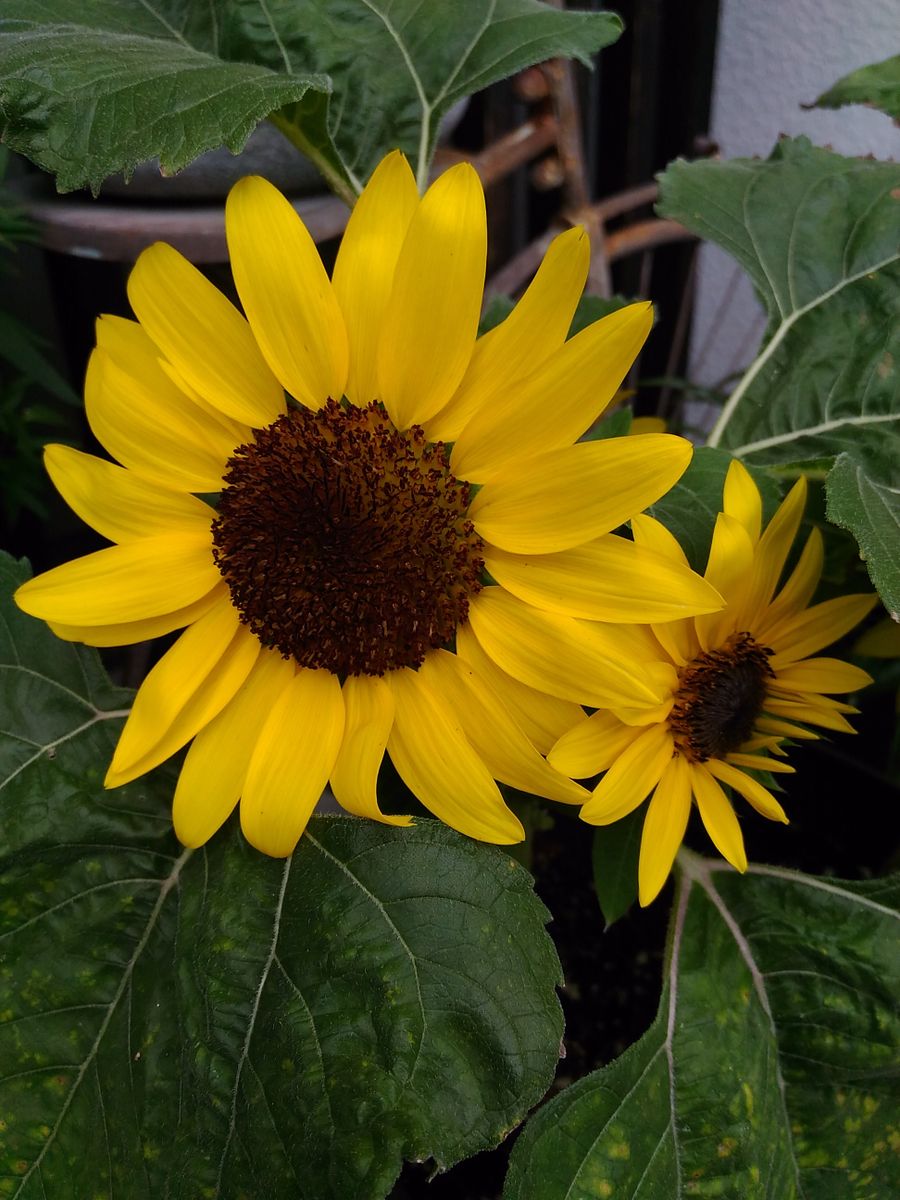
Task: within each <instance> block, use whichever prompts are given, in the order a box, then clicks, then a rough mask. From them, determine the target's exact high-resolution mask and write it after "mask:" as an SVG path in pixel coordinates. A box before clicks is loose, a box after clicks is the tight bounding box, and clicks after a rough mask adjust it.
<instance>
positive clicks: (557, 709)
mask: <svg viewBox="0 0 900 1200" xmlns="http://www.w3.org/2000/svg"><path fill="white" fill-rule="evenodd" d="M456 652H457V654H458V655H459V657H460V658H462V659H464V660H465V661H466V662H467V663H471V664H472V666H473V667H474V668H475V669H476V671H477V672H478V674H479V675H480V676H481V678H482V679H484V680H486V681H487V682H488V683H489V684H490V685H491V687H492V688H493V689H494V691H495V692H496V693H497V694H498V695H499V696H500V698H501V699H502V700H503V703H504V704H505V705H506V707H507V708H508V709H509V711H510V712H511V713H512V715H513V717H514V718H515V720H516V722H517V723H518V724H519V725H520V726H521V727H522V729H523V730H524V732H525V735H526V737H527V738H528V739H529V741H531V742H532V743H533V744H534V746H536V747H537V749H538V750H539V751H540V753H541V754H546V753H547V751H548V750H549V749H550V747H551V746H552V745H553V744H554V743H555V742H556V741H557V739H558V738H560V737H561V736H562V735H563V733H565V732H566V730H567V729H571V728H572V727H573V726H574V725H576V724H579V723H581V722H583V721H586V720H587V716H586V714H585V712H584V709H583V708H582V707H581V705H579V704H576V703H575V702H574V701H572V700H562V699H560V697H559V696H550V695H548V694H547V693H546V692H541V691H538V690H537V689H536V688H532V687H529V686H528V685H527V684H525V683H520V682H519V680H518V679H513V677H512V675H508V674H507V673H506V671H504V670H502V669H501V668H500V667H498V666H497V664H496V663H495V662H494V660H493V659H492V658H489V657H488V655H487V654H485V652H484V650H482V648H481V645H480V643H479V641H478V639H477V638H476V637H475V634H474V633H473V632H472V628H471V626H470V625H464V626H462V627H461V628H459V629H457V631H456Z"/></svg>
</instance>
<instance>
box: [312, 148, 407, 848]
mask: <svg viewBox="0 0 900 1200" xmlns="http://www.w3.org/2000/svg"><path fill="white" fill-rule="evenodd" d="M404 162H405V160H404ZM407 170H408V168H407ZM410 178H412V176H410ZM343 694H344V713H345V725H344V738H343V741H342V742H341V748H340V751H339V753H338V756H337V761H336V762H335V764H334V768H333V770H332V772H331V790H332V791H333V792H334V795H335V798H336V799H337V802H338V803H339V804H340V805H341V806H342V807H343V808H345V809H346V810H347V812H351V813H355V814H356V816H358V817H369V818H370V819H371V820H373V821H383V822H384V823H385V824H387V825H409V824H410V822H411V820H412V818H411V817H403V816H389V815H386V814H385V813H383V812H382V811H381V809H380V807H379V805H378V793H377V789H376V785H377V783H378V770H379V767H380V766H381V760H382V759H383V758H384V750H385V747H386V746H387V742H388V737H389V736H390V732H391V727H392V726H393V724H394V697H393V695H392V693H391V689H390V688H389V687H388V685H387V684H386V683H385V682H384V680H383V679H376V678H375V677H373V676H369V675H351V676H349V678H348V679H346V680H345V682H344V687H343Z"/></svg>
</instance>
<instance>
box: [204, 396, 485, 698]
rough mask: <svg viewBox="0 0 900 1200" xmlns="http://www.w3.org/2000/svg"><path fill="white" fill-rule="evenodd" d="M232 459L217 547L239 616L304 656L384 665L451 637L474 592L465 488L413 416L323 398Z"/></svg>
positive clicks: (479, 562)
mask: <svg viewBox="0 0 900 1200" xmlns="http://www.w3.org/2000/svg"><path fill="white" fill-rule="evenodd" d="M255 437H256V440H255V441H254V442H253V443H252V444H248V445H245V446H239V447H238V449H237V450H235V452H234V454H233V455H232V457H231V458H230V459H229V461H228V469H227V472H226V474H225V478H224V483H225V487H224V489H223V491H222V496H221V500H220V503H219V515H218V516H217V518H216V520H215V521H214V522H213V526H212V529H213V555H214V557H215V561H216V564H217V566H218V568H219V570H220V571H221V572H222V575H223V576H224V577H225V580H226V582H227V584H228V587H229V589H230V591H231V598H232V602H233V603H234V606H235V608H236V609H237V610H238V612H239V613H240V615H241V619H242V620H243V622H244V623H245V624H246V625H247V626H248V627H249V628H250V629H252V630H253V632H254V633H255V634H256V636H257V637H258V638H259V640H260V641H261V642H262V644H263V645H264V646H269V647H271V648H273V649H276V650H278V651H280V652H281V654H282V655H283V656H284V657H285V658H292V659H294V660H295V661H296V662H297V663H299V664H300V665H301V666H304V667H324V668H325V669H326V670H329V671H332V672H334V673H335V674H338V675H342V676H344V675H383V674H384V672H385V671H391V670H394V669H395V668H398V667H418V666H420V665H421V663H422V661H423V660H424V658H425V655H426V654H427V653H428V651H429V650H430V649H432V648H434V647H438V646H444V645H446V644H447V643H448V642H449V641H450V639H451V638H452V637H453V634H454V632H455V630H456V628H457V627H458V626H459V625H460V624H462V623H463V622H464V621H465V620H466V617H467V615H468V610H469V600H470V598H471V597H472V596H474V595H475V594H476V593H477V592H478V591H480V589H481V586H482V583H481V573H482V568H483V566H484V562H483V559H482V558H481V552H482V549H483V542H482V541H481V539H480V538H479V537H478V535H477V534H476V533H475V530H474V528H473V526H472V523H471V521H469V520H468V519H467V518H466V511H467V506H468V501H469V485H468V484H467V483H463V482H460V481H459V480H458V479H455V478H454V476H453V475H452V474H451V473H450V470H449V467H448V463H447V456H446V453H445V450H444V447H443V445H442V444H441V443H436V444H434V445H432V444H430V443H429V442H428V441H427V440H426V438H425V434H424V432H423V430H422V429H421V428H420V427H419V426H418V425H413V426H411V428H410V429H408V430H406V431H405V432H403V433H401V432H399V431H398V430H397V429H396V428H395V427H394V425H393V424H392V423H391V421H390V419H389V418H388V417H387V415H386V414H385V413H384V411H383V410H382V409H381V407H380V406H379V405H377V404H370V405H369V406H368V407H367V408H354V407H352V406H344V405H341V404H339V403H338V402H337V401H335V400H329V401H328V402H327V403H326V405H325V406H324V408H322V409H320V410H319V411H318V412H311V411H310V410H309V409H305V408H301V409H296V410H292V411H291V412H289V413H287V414H286V415H285V416H282V417H279V418H278V420H277V421H274V422H273V423H272V424H271V425H269V426H268V427H267V428H265V429H261V430H257V431H256V435H255Z"/></svg>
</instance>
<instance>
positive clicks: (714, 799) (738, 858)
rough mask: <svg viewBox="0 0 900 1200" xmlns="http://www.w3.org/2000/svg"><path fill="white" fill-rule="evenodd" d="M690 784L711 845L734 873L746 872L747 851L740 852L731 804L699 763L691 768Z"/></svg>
mask: <svg viewBox="0 0 900 1200" xmlns="http://www.w3.org/2000/svg"><path fill="white" fill-rule="evenodd" d="M745 778H746V776H745ZM691 782H692V784H693V789H694V796H695V797H696V800H697V808H698V809H699V810H700V817H701V820H702V821H703V824H704V825H705V826H706V832H707V833H708V834H709V836H710V839H711V840H712V843H713V845H714V846H715V848H716V849H717V850H718V851H719V853H720V854H721V855H722V857H723V858H724V859H725V860H726V862H730V863H731V865H732V866H733V867H734V868H735V870H737V871H746V870H747V851H746V850H745V849H744V835H743V834H742V833H741V827H740V824H739V823H738V819H737V817H736V815H735V812H734V809H733V808H732V807H731V801H730V800H729V799H728V797H727V796H726V795H725V793H724V792H723V791H722V789H721V788H720V787H719V785H718V784H717V783H716V781H715V779H713V777H712V775H711V774H710V773H709V771H707V769H706V767H705V766H703V764H702V763H696V764H695V765H694V766H693V767H691Z"/></svg>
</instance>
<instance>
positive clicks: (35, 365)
mask: <svg viewBox="0 0 900 1200" xmlns="http://www.w3.org/2000/svg"><path fill="white" fill-rule="evenodd" d="M569 7H572V8H575V7H578V8H585V9H587V8H592V9H599V8H601V7H602V5H601V4H599V3H597V2H582V3H570V4H569ZM614 7H616V8H617V9H618V11H619V13H620V14H621V16H622V17H623V19H624V22H625V33H624V35H623V36H622V38H621V39H620V40H619V41H618V42H617V43H616V44H615V45H613V46H611V47H609V48H608V49H607V50H605V51H603V52H602V53H601V54H600V55H599V56H598V57H597V61H596V62H595V64H594V69H593V71H589V70H587V69H586V68H584V67H581V66H579V65H574V66H573V65H572V64H567V63H562V62H552V63H549V64H545V65H544V66H542V67H540V68H532V69H530V70H528V71H525V72H523V73H522V74H520V75H519V76H516V77H515V78H514V79H512V80H509V81H506V82H504V83H502V84H498V85H496V86H494V87H492V88H490V89H488V90H487V91H485V92H482V93H479V94H477V95H475V96H473V97H471V99H470V100H469V102H468V105H466V106H460V107H461V111H460V110H457V111H456V112H454V113H452V114H451V119H450V120H449V121H448V122H446V125H445V131H444V145H443V148H442V150H441V151H440V152H439V158H438V162H437V164H436V166H437V168H438V169H440V168H441V167H442V166H446V165H447V164H448V163H450V162H452V161H455V160H456V159H457V158H459V157H460V156H461V155H464V156H466V157H468V158H471V159H472V160H473V161H474V162H475V164H476V166H477V167H478V169H479V171H480V172H481V174H482V177H483V179H484V181H485V184H486V187H487V196H488V209H489V220H490V261H489V268H488V295H489V296H490V295H496V294H511V295H515V294H516V293H518V292H520V291H521V290H522V288H523V287H524V286H525V285H526V284H527V282H528V280H529V278H530V276H531V274H532V273H533V271H534V269H535V267H536V265H537V263H538V262H539V260H540V257H541V255H542V253H543V250H544V249H545V247H546V245H547V242H548V241H549V240H550V237H551V236H552V235H553V233H555V232H556V231H558V230H560V229H562V228H565V227H566V226H567V225H570V224H572V223H578V222H583V223H584V224H586V225H587V226H588V228H589V230H590V232H591V234H592V244H593V246H594V261H593V267H592V272H591V278H590V283H589V291H591V292H593V293H595V294H600V295H606V296H612V295H620V296H624V297H627V298H629V299H631V298H637V297H647V298H650V299H652V300H653V301H654V304H655V306H656V317H657V326H656V329H655V330H654V333H653V335H652V336H651V339H650V341H649V343H648V346H647V348H646V350H645V352H644V354H643V355H642V358H641V361H640V362H639V364H638V366H637V369H636V371H635V372H634V373H633V374H632V376H631V377H630V378H629V380H628V386H629V388H631V389H634V396H633V399H632V403H633V405H634V407H635V411H636V412H637V413H638V414H640V415H656V416H659V417H661V418H663V419H665V420H667V421H668V422H669V424H670V425H672V424H673V423H674V424H675V426H677V427H679V428H681V429H683V430H684V431H685V432H687V433H688V435H689V436H690V435H692V434H693V435H694V436H697V437H698V438H700V437H702V433H703V429H704V427H705V426H706V427H708V425H709V424H710V423H711V421H712V419H713V417H714V410H715V408H716V407H717V405H718V404H720V403H721V401H722V398H723V396H724V395H725V394H727V391H728V389H729V386H730V384H731V383H732V381H733V380H734V378H735V377H736V376H737V375H738V374H739V373H740V371H741V369H742V367H744V366H745V365H746V364H747V362H749V361H750V359H751V358H752V357H753V355H754V352H755V350H756V348H757V346H758V344H759V340H760V337H761V336H762V333H763V329H764V318H763V314H762V310H761V308H760V306H759V305H758V303H757V301H756V299H755V297H754V295H753V292H752V289H751V287H750V284H749V282H748V281H747V280H746V278H745V277H744V275H743V273H742V271H741V270H740V268H738V267H737V266H736V265H735V264H734V263H732V262H731V260H730V259H728V257H727V256H726V255H725V254H724V253H723V252H722V251H720V250H718V249H716V248H715V247H711V246H703V247H698V246H697V244H696V243H695V242H694V240H693V239H691V238H690V237H689V236H688V235H687V234H686V232H685V231H684V230H681V229H680V228H679V227H678V226H676V225H674V223H673V222H668V221H662V220H660V219H659V218H656V217H655V216H654V213H653V201H654V199H655V195H656V188H655V184H654V176H655V174H656V173H657V172H659V171H661V170H662V169H663V168H664V167H665V166H666V165H667V164H668V163H669V162H671V161H672V159H674V158H676V157H678V156H684V157H688V158H693V157H702V156H711V155H722V156H723V157H735V156H749V155H760V156H766V155H767V154H768V153H769V152H770V150H771V148H772V146H773V145H774V143H775V142H776V140H777V138H778V136H779V134H781V133H787V134H791V135H797V134H807V135H808V136H809V137H810V138H811V139H812V140H813V141H814V142H816V143H818V144H820V145H831V146H833V147H834V149H835V150H837V151H839V152H840V153H843V154H848V155H865V154H874V155H875V156H876V157H881V158H887V157H891V156H892V155H895V154H896V152H897V148H898V145H900V135H898V131H897V129H896V127H895V126H893V125H892V124H891V122H890V121H889V120H888V119H887V118H885V117H884V116H883V115H882V114H881V113H878V112H874V111H869V110H866V109H864V108H861V107H853V108H850V109H843V110H841V111H831V110H823V109H818V110H816V109H814V110H811V111H809V110H807V109H805V108H804V107H803V106H804V105H808V104H811V103H812V102H813V101H814V100H815V99H816V97H817V96H819V95H820V94H821V93H822V92H823V91H824V90H826V89H827V88H828V87H829V86H830V85H831V84H832V83H833V82H834V81H835V80H836V79H837V78H839V77H840V76H841V75H843V74H846V73H847V72H848V71H851V70H854V69H855V68H857V67H859V66H862V65H864V64H866V63H868V62H872V61H876V60H877V59H879V58H880V57H883V55H884V53H885V48H886V47H891V46H893V45H896V43H897V40H898V35H900V14H898V10H897V7H896V4H895V3H894V0H857V3H855V4H847V3H846V0H754V2H753V3H752V4H747V3H744V2H743V0H693V2H692V3H691V4H678V3H673V2H672V0H669V3H666V0H623V2H622V3H620V4H618V5H617V6H614ZM0 169H2V174H3V179H2V185H0V187H2V192H0V472H2V479H3V487H2V509H0V522H2V543H0V544H3V545H4V546H6V547H8V548H9V549H10V550H11V551H12V552H13V553H17V554H21V553H24V552H25V550H26V548H27V549H28V552H29V554H30V555H31V557H32V558H33V559H34V561H35V566H36V567H38V568H40V567H43V566H46V565H49V564H50V563H51V562H55V561H59V559H60V558H61V557H68V556H69V555H70V554H71V553H72V552H81V551H83V550H86V549H90V548H93V547H92V546H91V545H89V544H88V543H87V542H85V544H84V545H79V544H77V543H78V541H79V539H86V538H88V537H89V536H90V535H88V534H87V533H86V532H83V530H82V529H81V528H80V527H79V526H78V525H77V524H76V523H75V522H74V520H73V519H72V518H71V517H70V516H69V515H68V514H67V512H66V511H65V510H64V508H63V506H62V505H61V504H58V503H57V502H56V500H55V498H54V495H53V493H52V489H51V488H50V487H49V485H48V484H47V483H46V481H45V479H44V475H43V470H42V468H41V465H40V448H41V446H42V445H43V443H44V442H46V441H48V440H58V441H66V442H71V443H72V444H75V445H79V446H82V447H84V448H85V449H91V448H92V442H91V437H90V433H89V431H88V429H87V427H86V425H85V423H84V421H83V417H82V415H81V411H80V392H81V386H82V381H83V376H84V369H85V364H86V361H87V357H88V355H89V353H90V349H91V347H92V344H93V324H94V319H95V317H96V315H97V314H98V313H100V312H114V313H120V314H122V315H129V309H128V304H127V300H126V297H125V279H126V277H127V273H128V270H129V268H130V265H131V263H132V262H133V261H134V259H135V257H136V256H137V254H138V253H139V252H140V250H141V249H142V248H143V247H144V246H145V245H148V244H150V243H151V242H153V241H155V240H158V239H163V240H167V241H170V242H172V243H173V244H175V245H176V246H178V247H179V249H181V250H182V251H183V252H184V253H185V254H187V256H188V257H189V258H191V259H192V261H194V262H197V263H198V264H199V265H200V266H201V267H202V268H203V269H204V270H205V271H207V272H208V273H209V275H210V276H211V277H212V278H213V279H214V281H215V282H216V283H217V284H218V285H219V286H221V287H223V288H224V289H226V290H227V289H228V288H229V287H230V282H229V278H228V271H227V267H225V266H224V259H225V245H224V237H223V235H222V203H223V200H224V196H225V194H226V193H227V190H228V187H229V186H230V184H231V183H232V182H233V181H234V179H235V178H238V177H239V176H240V175H242V174H246V173H249V172H257V173H261V174H265V175H267V176H268V177H270V178H271V179H272V180H273V181H274V182H275V183H277V184H278V185H279V186H281V187H282V188H283V189H284V190H286V191H287V192H288V193H289V194H290V195H291V196H292V198H295V202H296V205H297V207H298V209H299V210H300V211H301V213H302V214H303V216H304V218H305V219H306V221H307V223H308V225H309V226H310V228H311V230H312V231H313V234H314V236H315V237H316V240H317V241H318V242H319V243H320V244H321V247H322V252H323V255H324V257H325V258H326V260H327V259H328V258H329V257H331V256H333V253H334V248H335V246H336V244H337V238H338V237H339V235H340V231H341V229H342V228H343V224H344V221H345V219H346V209H345V208H344V206H343V204H342V203H341V202H340V201H338V200H336V199H335V198H333V197H331V196H330V195H329V194H328V193H326V192H324V191H323V189H322V187H321V185H320V183H319V179H318V176H317V174H316V172H315V171H314V170H313V169H312V168H311V166H310V165H309V164H308V163H306V162H305V161H304V160H301V159H300V158H299V156H298V155H297V153H296V151H295V150H294V149H293V148H292V147H291V146H290V145H289V144H288V142H287V141H286V140H284V139H283V138H282V137H281V135H280V134H279V133H278V132H277V131H276V130H274V128H272V127H270V126H267V125H265V124H264V125H263V126H261V127H260V129H259V130H258V131H257V132H256V133H255V134H254V135H253V137H252V138H251V142H250V144H249V145H248V148H247V150H246V151H245V153H244V154H243V155H241V156H239V157H237V158H235V157H234V156H232V155H230V154H229V153H228V151H226V150H224V149H223V150H220V151H213V152H211V153H210V154H208V155H204V156H203V158H202V159H200V160H198V161H197V162H196V163H195V164H193V165H192V166H191V167H189V168H188V169H187V170H186V171H184V172H182V173H181V174H179V175H177V176H175V177H174V178H171V179H163V178H162V177H161V175H160V173H159V169H158V166H157V165H156V164H153V163H148V164H146V165H145V166H143V167H140V168H139V169H138V170H137V171H136V172H135V176H134V178H133V179H132V180H131V181H130V182H129V183H127V184H126V183H125V182H124V181H123V180H121V179H113V180H110V181H108V182H107V184H105V185H104V187H103V188H102V189H101V192H100V195H99V196H98V197H96V198H92V197H91V196H89V195H88V194H78V193H75V194H69V195H66V196H57V195H56V193H55V191H54V189H53V184H52V181H51V180H50V179H49V178H48V177H45V176H43V175H41V174H40V172H37V171H36V170H35V169H34V168H32V167H31V165H30V164H28V163H27V162H25V161H24V160H22V159H18V158H15V157H14V156H10V155H6V157H5V158H3V160H2V162H0ZM638 384H640V386H639V387H638ZM73 539H74V541H75V543H76V544H73ZM60 540H63V541H64V542H65V553H63V550H62V548H61V546H60V545H59V542H60Z"/></svg>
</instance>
